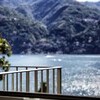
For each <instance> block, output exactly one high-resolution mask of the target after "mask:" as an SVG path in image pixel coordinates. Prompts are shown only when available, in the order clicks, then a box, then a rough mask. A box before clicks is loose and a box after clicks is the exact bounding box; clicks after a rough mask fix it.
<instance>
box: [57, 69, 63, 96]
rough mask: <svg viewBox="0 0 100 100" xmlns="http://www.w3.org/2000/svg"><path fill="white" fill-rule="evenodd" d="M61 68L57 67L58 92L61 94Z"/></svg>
mask: <svg viewBox="0 0 100 100" xmlns="http://www.w3.org/2000/svg"><path fill="white" fill-rule="evenodd" d="M61 80H62V79H61V68H58V69H57V93H58V94H61Z"/></svg>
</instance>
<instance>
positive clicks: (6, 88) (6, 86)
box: [6, 74, 9, 91]
mask: <svg viewBox="0 0 100 100" xmlns="http://www.w3.org/2000/svg"><path fill="white" fill-rule="evenodd" d="M6 82H7V83H6V89H7V91H8V85H9V84H8V74H6Z"/></svg>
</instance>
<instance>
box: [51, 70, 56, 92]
mask: <svg viewBox="0 0 100 100" xmlns="http://www.w3.org/2000/svg"><path fill="white" fill-rule="evenodd" d="M52 76H53V77H52V78H53V93H55V69H53V75H52Z"/></svg>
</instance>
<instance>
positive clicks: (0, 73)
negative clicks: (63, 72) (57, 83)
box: [0, 66, 61, 75]
mask: <svg viewBox="0 0 100 100" xmlns="http://www.w3.org/2000/svg"><path fill="white" fill-rule="evenodd" d="M58 68H61V67H59V66H58V67H51V68H50V67H49V68H39V69H31V70H19V71H10V72H0V75H5V74H12V73H21V72H31V71H36V70H37V71H41V70H48V69H49V70H52V69H58Z"/></svg>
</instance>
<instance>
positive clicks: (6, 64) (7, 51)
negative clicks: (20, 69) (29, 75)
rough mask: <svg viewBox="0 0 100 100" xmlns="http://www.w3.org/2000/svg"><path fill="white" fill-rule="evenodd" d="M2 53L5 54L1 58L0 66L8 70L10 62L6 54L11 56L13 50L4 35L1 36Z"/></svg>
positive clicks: (0, 47) (0, 50)
mask: <svg viewBox="0 0 100 100" xmlns="http://www.w3.org/2000/svg"><path fill="white" fill-rule="evenodd" d="M0 35H1V34H0ZM0 54H3V56H2V57H1V58H0V67H2V70H4V71H8V70H9V67H10V63H9V61H7V60H6V58H5V56H8V57H10V56H11V54H12V50H11V46H10V44H9V43H8V41H7V40H6V39H4V38H2V36H0Z"/></svg>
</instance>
